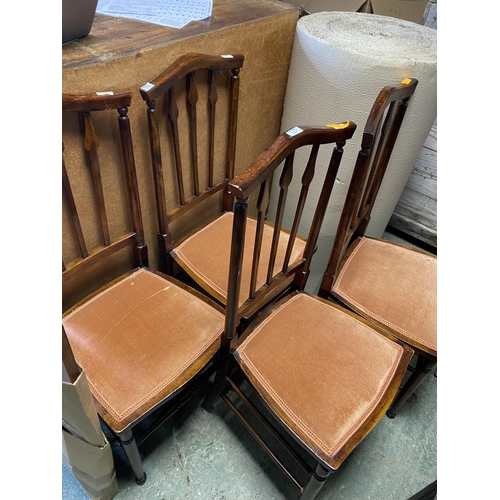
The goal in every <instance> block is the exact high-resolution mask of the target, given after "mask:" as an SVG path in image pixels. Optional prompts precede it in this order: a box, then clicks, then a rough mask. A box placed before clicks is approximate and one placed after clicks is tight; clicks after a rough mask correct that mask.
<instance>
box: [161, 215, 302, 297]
mask: <svg viewBox="0 0 500 500" xmlns="http://www.w3.org/2000/svg"><path fill="white" fill-rule="evenodd" d="M232 229H233V213H232V212H226V213H224V214H222V215H221V216H220V217H218V218H217V219H216V220H215V221H213V222H212V223H210V224H208V225H207V226H205V227H204V228H203V229H201V230H199V231H197V232H196V233H195V234H193V235H192V236H190V237H189V238H188V239H187V240H185V241H184V242H183V243H181V244H180V245H179V246H178V247H176V248H175V249H174V250H173V251H172V252H171V253H172V256H173V257H174V258H175V260H176V262H177V263H178V264H179V265H180V266H181V267H182V268H183V269H184V270H185V271H186V272H187V273H188V274H189V275H190V276H191V277H192V278H193V279H195V281H197V282H198V283H199V284H200V285H201V286H202V287H204V288H206V287H208V288H209V290H207V291H209V292H210V293H211V294H212V295H213V296H214V297H216V298H217V299H218V300H220V301H221V302H222V303H223V304H225V303H226V298H227V283H228V278H229V259H230V252H231V233H232ZM256 230H257V222H256V221H255V220H254V219H252V218H248V219H247V225H246V237H245V253H244V258H243V267H242V276H241V288H240V295H239V304H238V305H239V306H241V305H242V304H243V303H244V302H245V301H246V300H247V299H248V296H249V290H250V277H251V269H252V256H253V253H254V245H255V233H256ZM273 231H274V226H272V225H270V224H265V225H264V233H263V236H262V249H261V254H260V255H261V257H260V261H259V270H258V274H257V289H258V288H260V287H261V286H262V285H264V283H265V282H266V273H267V266H268V262H269V256H270V252H271V243H272V238H273ZM288 241H289V235H288V233H286V232H285V231H281V234H280V240H279V244H278V249H277V252H276V261H275V264H274V269H273V275H274V274H276V273H278V272H279V270H280V268H281V267H282V265H283V259H284V256H285V252H286V247H287V245H288ZM305 246H306V242H305V240H303V239H301V238H296V239H295V243H294V246H293V250H292V255H291V258H290V265H293V264H294V263H296V262H298V261H299V260H300V259H301V258H302V255H303V253H304V248H305ZM292 279H293V276H292V277H290V279H289V280H288V281H289V282H291V281H292Z"/></svg>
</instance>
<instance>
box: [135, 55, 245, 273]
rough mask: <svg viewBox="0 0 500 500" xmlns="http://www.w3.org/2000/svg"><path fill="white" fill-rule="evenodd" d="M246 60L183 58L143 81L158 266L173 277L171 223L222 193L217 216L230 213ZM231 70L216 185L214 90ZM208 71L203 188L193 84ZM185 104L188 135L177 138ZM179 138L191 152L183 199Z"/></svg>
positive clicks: (236, 57) (196, 97)
mask: <svg viewBox="0 0 500 500" xmlns="http://www.w3.org/2000/svg"><path fill="white" fill-rule="evenodd" d="M243 60H244V57H243V56H242V55H239V54H227V55H222V56H212V55H206V54H195V53H191V54H186V55H185V56H182V57H180V58H179V59H178V60H177V61H175V62H174V63H173V64H172V65H170V66H169V67H168V68H167V69H166V70H165V71H163V72H162V73H161V74H160V75H158V76H157V77H156V78H154V79H153V80H151V81H150V82H147V83H145V84H144V85H143V86H142V87H141V89H140V94H141V96H142V98H143V100H144V101H145V102H146V104H147V107H148V109H147V114H148V127H149V139H150V140H149V144H150V150H151V162H152V166H153V175H154V182H155V194H156V207H157V216H158V226H159V231H158V241H159V243H160V263H161V270H162V271H165V272H166V273H167V274H170V275H173V272H174V268H173V260H172V257H171V255H170V252H171V250H173V248H174V244H173V240H174V238H173V236H172V234H171V232H170V228H169V224H170V223H171V222H173V221H174V220H176V219H178V218H179V217H181V216H183V215H185V214H186V213H187V212H188V211H190V210H192V209H193V208H195V207H197V206H198V205H199V204H200V203H202V202H204V201H206V200H208V199H209V198H210V197H212V196H218V195H219V193H220V191H224V193H223V201H222V204H221V205H220V211H221V213H222V212H224V211H227V210H230V209H231V208H232V207H231V206H230V205H231V198H230V197H229V195H228V193H227V184H228V182H229V180H230V179H231V178H232V177H233V176H234V159H235V152H236V132H237V128H236V127H237V116H238V88H239V76H238V73H239V70H240V68H241V67H242V65H243ZM228 71H230V72H231V73H230V74H231V77H230V83H229V86H228V89H227V92H228V95H229V114H228V117H227V120H228V129H227V144H228V145H227V151H226V155H225V168H224V171H225V178H224V179H221V180H217V181H214V156H215V126H216V103H217V101H218V99H219V93H220V91H223V89H220V90H218V89H217V80H216V75H217V72H228ZM202 73H206V75H207V77H208V96H207V100H208V102H207V106H208V108H209V120H208V124H207V127H208V143H209V165H208V184H207V185H206V186H201V184H200V174H199V169H198V167H199V166H198V139H197V137H198V127H199V126H200V123H199V121H198V120H197V105H198V104H200V103H199V93H198V85H197V81H198V79H200V78H201V74H202ZM179 83H184V85H185V89H186V102H185V103H179V102H178V100H179V97H178V95H177V92H176V84H179ZM160 97H162V98H164V99H165V100H166V107H167V116H168V122H169V127H170V128H169V136H170V144H164V145H163V151H164V150H165V149H166V148H172V150H173V153H174V160H175V171H176V180H177V194H178V206H177V207H175V208H174V209H172V210H168V208H167V205H168V204H167V200H166V197H165V178H164V171H163V163H162V144H161V139H160V137H161V134H160V129H159V119H158V116H157V115H158V112H159V111H158V110H157V108H156V100H157V99H159V98H160ZM180 105H184V106H185V107H186V112H187V116H188V124H189V137H187V138H184V137H182V138H181V136H180V132H179V128H178V123H177V119H178V116H179V106H180ZM181 139H184V140H186V141H187V144H188V146H189V151H190V155H191V158H190V163H191V173H192V179H193V181H192V186H191V189H190V192H189V194H187V195H186V186H185V184H184V180H183V172H184V171H183V164H185V163H186V162H185V159H184V160H183V159H182V155H181V149H182V148H181ZM177 243H178V241H177Z"/></svg>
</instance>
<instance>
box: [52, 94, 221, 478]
mask: <svg viewBox="0 0 500 500" xmlns="http://www.w3.org/2000/svg"><path fill="white" fill-rule="evenodd" d="M191 95H193V94H192V93H191ZM130 103H131V93H130V92H124V91H121V92H115V93H112V94H111V95H110V94H104V95H98V94H85V95H76V94H63V112H64V113H76V114H77V115H78V116H80V117H81V118H82V119H81V121H80V123H81V125H82V128H81V131H80V132H81V134H80V135H81V137H79V138H80V139H81V142H82V144H83V151H86V152H87V153H88V154H87V156H86V158H87V165H86V166H87V167H88V169H89V177H90V182H89V183H88V184H84V183H82V185H81V186H79V190H78V192H79V197H78V198H76V199H75V196H74V195H73V190H72V187H71V178H70V176H69V175H68V172H72V173H73V174H74V175H75V177H77V172H78V170H79V169H78V168H74V170H70V169H69V168H67V167H69V166H70V164H66V163H65V162H64V158H63V168H62V174H63V182H62V184H63V194H64V197H65V199H66V205H67V213H68V218H69V219H70V222H71V224H70V226H71V227H72V233H73V236H74V240H75V241H74V242H71V243H74V244H73V246H74V247H75V248H77V249H78V251H79V254H80V256H79V257H78V258H76V259H75V260H73V261H72V262H70V263H66V264H65V263H63V270H62V280H63V288H64V286H65V285H67V284H68V283H69V282H70V280H73V279H75V278H79V277H80V276H82V275H84V276H86V275H87V274H88V272H89V271H91V268H92V267H93V266H95V265H96V264H100V265H101V266H106V267H108V268H109V269H111V270H112V271H114V270H115V268H116V269H117V270H116V272H115V276H113V277H112V278H110V279H109V280H108V282H107V283H106V284H104V285H103V286H95V287H94V290H93V292H91V293H90V294H87V295H86V296H85V297H84V298H83V299H82V300H80V301H79V302H78V303H76V304H74V305H73V306H71V307H70V308H69V309H68V310H66V311H65V312H64V313H63V318H64V317H66V316H68V315H69V314H70V313H72V312H73V311H75V310H76V309H77V308H79V307H81V306H82V305H83V304H85V303H87V302H88V301H89V300H95V299H96V298H97V297H98V296H99V295H100V294H102V293H103V292H104V291H105V290H106V289H108V288H110V287H112V286H114V285H115V284H117V283H119V282H120V281H122V280H123V279H124V278H126V277H127V276H128V275H130V274H132V273H133V272H135V271H136V270H137V269H138V268H141V267H142V268H147V265H148V254H147V246H146V244H145V241H144V229H143V223H142V214H141V205H140V200H139V190H138V184H137V177H136V170H135V161H134V149H133V144H132V139H131V129H130V122H129V118H128V114H127V110H128V106H129V105H130ZM94 113H101V114H102V113H111V114H112V115H114V116H112V118H115V119H116V122H115V120H110V121H109V122H107V123H109V124H110V127H111V126H113V125H115V124H116V125H115V126H116V128H117V131H118V132H119V133H118V134H112V136H113V137H119V141H118V142H119V147H118V145H117V147H116V148H114V149H113V152H114V153H115V154H117V155H118V157H119V158H118V167H119V168H121V169H122V170H123V177H124V182H123V184H124V185H122V183H121V182H120V180H121V179H120V178H119V177H120V172H115V171H113V175H112V176H109V175H108V176H107V177H108V178H110V177H111V178H112V179H111V180H113V181H115V183H116V184H117V185H118V192H117V191H112V190H108V189H106V188H108V187H109V186H108V185H107V184H106V185H103V182H102V180H101V177H102V178H103V179H104V175H103V174H104V173H105V172H106V169H107V167H108V162H109V164H111V163H112V158H110V157H109V156H105V155H100V151H99V138H98V136H97V132H96V128H95V127H94V126H93V121H92V115H93V114H94ZM101 123H106V121H104V122H101ZM69 143H70V144H71V145H72V146H73V147H78V146H79V144H78V141H76V140H75V141H73V140H71V141H69ZM108 153H109V151H108ZM63 154H64V155H66V156H67V157H68V158H70V159H73V156H72V155H71V151H69V150H68V147H66V148H65V147H64V146H63ZM101 156H102V157H101ZM71 166H72V165H71ZM79 166H80V167H82V166H81V165H79ZM83 167H84V168H85V165H83ZM115 174H116V175H115ZM115 177H116V178H115ZM108 180H109V179H108ZM109 182H111V181H110V180H109ZM121 193H123V194H124V195H125V198H126V199H127V201H128V209H129V217H127V218H126V221H125V222H127V220H128V221H129V222H128V227H126V228H125V229H123V231H122V229H121V228H119V227H116V228H115V227H114V226H113V227H110V226H111V224H110V222H111V221H112V219H110V221H108V218H107V216H106V205H107V203H109V202H110V198H111V197H112V195H120V194H121ZM111 201H113V200H111ZM89 206H90V207H91V208H94V209H95V212H96V214H97V217H96V222H97V228H98V230H100V233H101V234H100V239H98V241H95V238H94V239H92V237H89V238H87V239H86V238H85V236H86V235H85V233H86V229H88V228H86V227H85V226H84V225H83V224H82V221H81V219H80V217H79V208H80V209H81V208H84V209H85V208H88V207H89ZM83 211H84V212H85V210H83ZM115 225H116V224H115ZM119 230H120V231H122V232H121V234H117V233H118V232H119ZM89 232H90V231H89ZM64 236H65V238H63V241H65V242H66V244H67V245H69V244H70V243H68V242H69V241H70V240H71V236H72V235H64ZM127 248H129V249H132V250H133V251H132V258H131V259H130V265H129V269H128V270H127V271H126V272H125V273H123V270H122V269H121V267H120V266H119V265H116V263H115V262H114V261H113V257H114V256H115V255H114V254H116V253H117V252H121V251H123V250H124V249H127ZM149 271H150V272H154V273H156V274H158V275H160V276H162V277H163V278H164V279H166V280H167V281H169V282H170V283H172V284H173V286H176V287H179V288H182V289H183V290H186V291H188V292H189V293H191V294H192V295H194V296H196V297H197V298H198V299H201V300H202V301H204V302H205V303H207V304H209V305H210V306H211V307H213V308H214V309H216V310H217V311H219V312H221V313H223V312H224V309H223V308H222V307H220V306H219V305H217V304H216V303H215V302H214V301H212V300H210V299H209V298H208V297H206V296H205V295H202V294H200V293H199V292H196V291H195V290H193V289H192V288H191V287H189V286H187V285H185V284H184V283H181V282H180V281H178V280H176V279H174V278H172V277H168V276H166V275H164V274H162V273H160V272H159V271H152V270H149ZM110 275H111V273H110ZM68 331H69V330H68ZM186 334H189V332H186ZM70 338H71V336H70ZM62 342H63V348H62V356H63V380H64V379H67V380H68V381H71V382H74V381H75V380H76V379H77V378H78V376H79V374H80V373H81V368H80V366H79V364H78V362H77V360H76V359H75V356H74V355H73V352H72V349H71V345H70V340H69V339H68V337H67V335H66V332H65V330H64V327H63V339H62ZM138 354H139V355H140V351H138ZM82 368H83V370H85V366H82ZM214 371H215V364H214V360H211V361H209V362H208V364H207V363H206V360H204V359H201V360H198V361H197V362H195V363H194V364H193V366H192V369H191V371H190V372H189V373H183V374H182V375H181V376H180V377H179V381H178V382H179V387H180V388H179V389H177V390H175V391H174V392H172V393H170V392H167V389H166V390H165V391H163V392H162V391H158V392H157V393H155V394H154V396H152V397H150V398H149V406H148V407H147V408H149V409H148V410H147V411H145V410H144V409H142V410H141V409H136V410H135V411H133V412H132V413H131V415H129V416H127V418H126V419H124V420H122V421H118V420H116V418H115V417H114V416H113V415H111V414H110V413H109V412H108V410H107V409H106V408H104V407H103V406H102V405H101V404H100V402H99V401H98V400H97V399H94V402H95V404H96V408H97V412H98V414H99V416H100V418H102V419H103V420H104V421H105V422H106V424H107V426H108V428H109V429H110V430H111V432H112V433H113V434H114V435H115V437H116V439H117V441H118V442H120V444H121V445H122V446H123V450H124V452H125V454H126V456H127V458H128V460H129V462H130V465H131V467H132V470H133V472H134V475H135V477H136V482H137V483H138V484H143V483H144V482H145V481H146V474H145V473H144V470H143V466H142V462H141V458H140V454H139V450H138V443H141V442H142V441H144V439H146V438H147V437H148V436H149V435H150V434H151V433H152V432H153V431H154V430H155V429H156V428H157V427H158V426H160V425H161V424H162V423H164V422H165V420H166V419H168V418H170V416H171V415H173V414H174V413H175V412H176V411H177V410H178V409H179V408H181V407H182V406H183V404H185V402H187V401H188V400H189V398H190V397H191V396H192V395H193V394H195V393H196V392H197V391H198V390H199V388H200V384H201V383H203V382H206V380H207V379H208V378H209V377H210V376H211V375H212V374H213V373H214ZM146 417H150V419H149V420H148V421H145V419H146ZM141 423H144V425H142V426H141V427H144V428H143V429H142V430H141V432H140V433H137V436H136V432H135V431H134V429H136V427H137V426H138V425H139V424H141ZM145 424H147V426H146V425H145Z"/></svg>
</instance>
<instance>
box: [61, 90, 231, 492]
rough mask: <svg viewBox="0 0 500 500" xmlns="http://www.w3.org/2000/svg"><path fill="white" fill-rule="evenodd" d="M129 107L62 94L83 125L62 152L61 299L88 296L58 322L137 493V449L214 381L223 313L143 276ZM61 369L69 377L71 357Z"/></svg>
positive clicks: (170, 282)
mask: <svg viewBox="0 0 500 500" xmlns="http://www.w3.org/2000/svg"><path fill="white" fill-rule="evenodd" d="M130 102H131V93H130V92H125V91H124V92H114V93H113V92H108V93H100V94H97V93H96V94H89V95H75V94H63V98H62V109H63V112H64V116H65V119H70V118H71V117H72V114H74V115H75V116H74V117H73V118H76V117H78V118H79V120H80V126H81V134H80V133H79V132H78V127H75V132H74V133H73V134H72V135H71V136H68V135H66V136H65V145H64V146H65V147H64V148H63V150H64V151H63V165H62V173H63V195H64V196H63V228H64V229H63V258H64V256H66V260H67V261H69V263H67V264H64V263H63V271H62V282H63V294H64V292H65V290H68V289H71V288H73V289H76V291H77V292H79V291H80V290H81V291H82V293H81V294H83V295H84V297H83V298H81V300H78V302H76V303H75V304H73V305H72V306H71V307H69V308H67V310H66V311H65V312H64V314H63V320H62V323H63V345H64V335H65V334H66V335H67V338H68V341H69V346H70V347H71V349H72V351H73V352H74V356H75V358H76V360H77V361H78V364H79V365H80V366H81V367H82V368H83V369H84V370H85V372H86V375H87V378H88V381H89V384H90V388H91V391H92V393H93V396H94V398H95V404H96V407H97V410H98V413H99V415H100V417H101V418H102V420H103V421H104V422H105V424H106V425H107V427H108V428H109V429H110V430H111V431H112V433H113V434H114V435H115V436H116V438H117V440H118V441H119V442H120V443H121V445H122V446H123V449H124V451H125V454H126V456H127V457H128V460H129V461H130V464H131V467H132V469H133V472H134V474H135V478H136V482H137V483H138V484H143V483H144V482H145V480H146V474H145V473H144V470H143V466H142V462H141V458H140V455H139V450H138V445H139V444H140V443H141V442H143V441H144V439H146V438H147V437H148V436H149V435H150V434H151V432H153V431H154V430H155V429H156V428H157V427H158V426H159V425H160V424H161V423H163V422H164V421H165V420H166V419H167V418H168V417H170V415H172V414H173V413H174V412H175V411H176V410H177V409H178V408H179V407H180V406H181V405H182V404H184V403H185V402H186V401H187V400H188V399H189V398H190V396H191V395H192V394H193V393H194V391H196V390H197V389H198V388H199V385H200V384H201V383H202V382H203V381H204V380H205V379H208V377H209V376H210V375H211V374H212V373H213V369H214V363H213V357H214V355H215V354H216V353H217V351H218V349H219V346H220V337H221V334H222V331H223V328H224V314H223V310H222V308H220V306H218V305H217V304H215V303H214V302H213V301H211V300H209V299H208V298H207V297H205V296H203V295H202V294H199V293H198V292H195V291H194V290H192V289H190V288H189V287H187V286H186V285H185V284H182V283H180V282H178V281H177V280H175V279H173V278H170V277H166V276H165V275H163V274H161V273H159V272H154V271H153V270H150V269H148V267H147V266H148V255H147V247H146V244H145V242H144V236H143V225H142V220H141V207H140V203H139V196H138V186H137V180H136V171H135V164H134V154H133V147H132V141H131V133H130V124H129V118H128V116H127V109H128V107H129V105H130ZM108 110H111V111H108ZM110 113H111V116H110V115H109V114H110ZM116 120H117V121H118V123H116ZM73 121H74V123H75V124H77V123H78V122H77V120H76V119H74V120H73ZM98 132H99V135H100V137H101V138H102V134H105V136H106V137H107V138H111V140H108V141H101V142H102V146H107V147H106V148H103V147H101V148H100V147H99V146H100V141H99V139H98ZM80 135H83V147H82V145H81V141H80V140H79V139H80ZM110 143H111V145H112V147H109V144H110ZM70 146H71V147H70ZM103 149H104V151H103ZM65 160H66V161H65ZM121 201H123V202H124V204H122V203H121ZM127 249H128V250H129V251H128V252H127ZM127 253H128V254H127ZM130 254H132V255H130ZM103 280H104V284H102V281H103ZM73 292H74V290H73ZM69 346H67V348H68V349H69ZM63 351H64V349H63ZM63 359H64V353H63ZM66 360H67V363H66V366H67V370H69V372H71V373H73V372H75V368H76V365H75V363H72V362H71V355H70V353H69V351H68V354H67V356H66ZM146 417H148V419H147V420H146ZM146 423H148V425H147V426H146V425H145V424H146ZM139 424H140V425H139Z"/></svg>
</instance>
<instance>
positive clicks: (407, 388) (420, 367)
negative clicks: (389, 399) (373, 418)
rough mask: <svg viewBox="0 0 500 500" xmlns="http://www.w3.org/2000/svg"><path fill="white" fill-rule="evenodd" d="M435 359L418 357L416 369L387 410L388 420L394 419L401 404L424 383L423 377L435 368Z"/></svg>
mask: <svg viewBox="0 0 500 500" xmlns="http://www.w3.org/2000/svg"><path fill="white" fill-rule="evenodd" d="M436 365H437V360H436V359H428V358H425V357H424V356H422V355H420V356H419V358H418V362H417V367H416V368H415V371H414V372H413V373H412V375H411V376H410V378H409V379H408V381H407V382H406V384H405V385H404V386H403V388H402V389H401V391H400V392H399V394H398V395H397V397H396V399H395V400H394V401H393V403H392V405H391V407H390V408H389V409H388V410H387V413H386V415H387V416H388V417H389V418H394V417H395V416H396V413H397V412H398V411H399V410H400V409H401V407H402V406H403V404H404V403H405V402H406V401H407V400H408V398H409V397H410V396H411V395H412V393H413V392H414V391H415V389H416V388H417V387H418V386H419V385H420V384H421V383H422V382H423V381H424V379H425V377H427V375H428V374H429V373H430V372H431V371H432V370H433V369H434V368H435V367H436Z"/></svg>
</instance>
